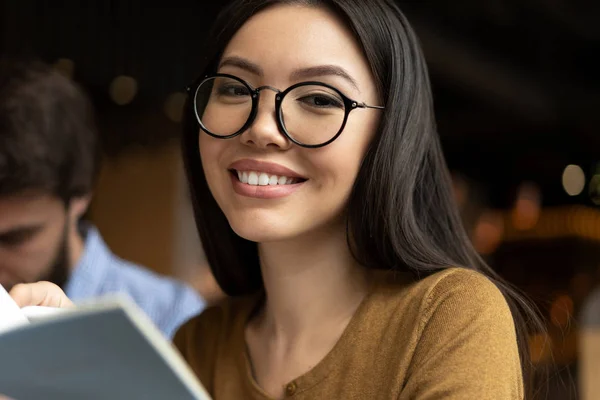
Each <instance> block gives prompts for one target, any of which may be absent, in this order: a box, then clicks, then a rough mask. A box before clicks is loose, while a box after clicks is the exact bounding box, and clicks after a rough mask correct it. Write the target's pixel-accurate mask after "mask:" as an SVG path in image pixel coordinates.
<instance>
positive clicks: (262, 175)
mask: <svg viewBox="0 0 600 400" xmlns="http://www.w3.org/2000/svg"><path fill="white" fill-rule="evenodd" d="M229 172H230V173H231V174H232V175H233V176H234V177H235V178H237V180H239V181H240V182H241V183H243V184H246V185H250V186H283V185H294V184H296V183H302V182H305V181H306V179H304V178H296V177H289V176H283V175H273V174H267V173H266V172H259V171H239V170H235V169H232V170H229Z"/></svg>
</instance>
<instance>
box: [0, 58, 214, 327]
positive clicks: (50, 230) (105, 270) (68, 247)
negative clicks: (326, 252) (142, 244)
mask: <svg viewBox="0 0 600 400" xmlns="http://www.w3.org/2000/svg"><path fill="white" fill-rule="evenodd" d="M98 160H99V151H98V137H97V133H96V128H95V125H94V121H93V112H92V107H91V105H90V102H89V100H88V99H87V98H86V96H85V95H84V94H83V93H82V91H81V90H80V89H79V88H78V87H77V86H76V85H75V84H74V83H73V82H71V81H70V80H69V79H67V78H66V77H64V76H63V75H61V74H59V73H58V72H56V71H54V70H53V69H52V68H50V67H49V66H46V65H44V64H42V63H38V62H33V63H25V62H21V61H9V60H3V61H0V284H2V285H3V286H4V287H5V288H6V289H7V290H10V288H11V287H12V286H14V285H15V284H18V283H23V282H35V281H39V280H49V281H51V282H54V283H56V284H58V285H59V286H61V287H62V288H63V289H64V290H65V292H66V293H67V295H68V296H69V297H70V298H71V299H73V300H74V301H77V300H81V299H86V298H90V297H97V296H100V295H104V294H109V293H126V294H127V295H129V296H130V297H131V298H132V299H133V300H134V301H135V302H136V303H137V304H138V305H139V306H140V307H141V308H142V309H143V310H144V311H145V312H146V313H147V314H148V316H149V317H150V318H151V319H152V320H153V321H154V323H155V324H156V325H157V326H158V327H159V329H161V330H162V332H163V333H164V334H165V335H166V336H167V337H171V336H172V335H173V334H174V331H175V330H176V328H177V327H178V326H179V325H181V324H182V323H183V322H185V321H186V320H187V319H188V318H190V317H191V316H193V315H195V314H197V313H199V312H200V311H201V309H202V308H203V307H204V302H203V300H202V299H201V298H200V297H199V296H198V294H197V292H196V291H194V290H193V289H191V288H189V287H187V286H184V285H183V284H181V283H179V282H177V281H175V280H173V279H170V278H167V277H162V276H159V275H156V274H154V273H152V272H150V271H148V270H146V269H144V268H142V267H140V266H137V265H134V264H131V263H129V262H126V261H124V260H122V259H119V258H118V257H117V256H115V255H114V254H113V253H111V251H110V250H109V249H108V247H107V246H106V244H105V243H104V242H103V240H102V238H101V236H100V234H99V232H98V231H97V229H96V228H95V227H94V226H92V225H90V224H86V223H83V222H81V221H80V219H81V217H82V215H83V214H84V213H85V211H86V210H87V208H88V205H89V203H90V196H91V193H92V188H93V183H94V180H95V177H96V173H97V171H98V164H99V162H98Z"/></svg>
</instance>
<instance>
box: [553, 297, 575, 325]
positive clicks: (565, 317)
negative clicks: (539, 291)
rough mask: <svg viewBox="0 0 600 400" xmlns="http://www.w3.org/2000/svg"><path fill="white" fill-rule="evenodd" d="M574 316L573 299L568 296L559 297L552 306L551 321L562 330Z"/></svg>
mask: <svg viewBox="0 0 600 400" xmlns="http://www.w3.org/2000/svg"><path fill="white" fill-rule="evenodd" d="M572 315H573V299H571V297H569V296H568V295H566V294H565V295H561V296H558V297H557V298H556V299H554V301H553V302H552V305H551V306H550V321H552V323H553V324H554V325H556V326H558V327H560V328H566V327H567V326H568V325H569V323H570V322H571V316H572Z"/></svg>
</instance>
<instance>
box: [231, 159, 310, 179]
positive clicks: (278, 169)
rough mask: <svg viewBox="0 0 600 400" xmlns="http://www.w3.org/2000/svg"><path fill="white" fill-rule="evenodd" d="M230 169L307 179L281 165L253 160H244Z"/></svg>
mask: <svg viewBox="0 0 600 400" xmlns="http://www.w3.org/2000/svg"><path fill="white" fill-rule="evenodd" d="M229 169H235V170H236V171H256V172H264V173H267V174H270V175H277V176H287V177H288V178H300V179H306V178H304V177H303V176H302V175H300V174H299V173H297V172H295V171H293V170H291V169H289V168H287V167H284V166H283V165H280V164H275V163H272V162H268V161H259V160H252V159H242V160H237V161H235V162H233V163H232V164H231V165H230V166H229Z"/></svg>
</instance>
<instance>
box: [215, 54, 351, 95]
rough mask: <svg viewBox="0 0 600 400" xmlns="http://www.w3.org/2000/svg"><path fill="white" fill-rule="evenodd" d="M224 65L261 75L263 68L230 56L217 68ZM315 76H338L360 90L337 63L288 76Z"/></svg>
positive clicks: (301, 70) (302, 69) (300, 77)
mask: <svg viewBox="0 0 600 400" xmlns="http://www.w3.org/2000/svg"><path fill="white" fill-rule="evenodd" d="M225 66H230V67H236V68H240V69H243V70H245V71H247V72H250V73H251V74H253V75H257V76H262V75H263V70H262V68H261V67H260V66H258V65H257V64H254V63H253V62H250V61H248V60H246V59H244V58H241V57H236V56H232V57H226V58H224V59H223V60H222V61H221V63H220V64H219V68H222V67H225ZM317 76H338V77H340V78H342V79H344V80H346V81H347V82H348V83H350V84H351V85H352V86H353V87H354V88H355V89H356V90H357V91H358V92H360V89H359V88H358V84H357V83H356V80H354V78H352V76H350V74H349V73H348V72H347V71H346V70H345V69H344V68H342V67H340V66H337V65H317V66H314V67H307V68H301V69H297V70H295V71H294V72H292V74H291V75H290V78H291V79H292V80H300V79H310V78H315V77H317Z"/></svg>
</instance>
